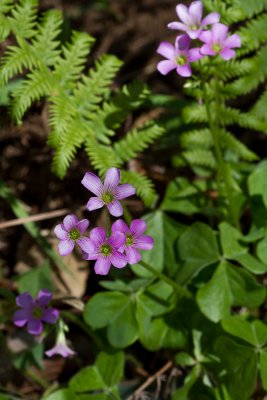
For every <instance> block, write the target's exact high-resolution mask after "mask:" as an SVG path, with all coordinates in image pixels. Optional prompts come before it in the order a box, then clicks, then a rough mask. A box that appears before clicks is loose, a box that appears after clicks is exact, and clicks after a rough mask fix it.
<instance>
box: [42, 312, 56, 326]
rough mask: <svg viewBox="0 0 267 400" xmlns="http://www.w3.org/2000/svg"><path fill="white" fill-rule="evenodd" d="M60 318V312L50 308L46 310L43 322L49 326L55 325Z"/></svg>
mask: <svg viewBox="0 0 267 400" xmlns="http://www.w3.org/2000/svg"><path fill="white" fill-rule="evenodd" d="M58 317H59V311H58V310H56V309H55V308H48V309H47V310H44V313H43V316H42V320H43V321H44V322H46V323H47V324H55V323H56V322H57V320H58Z"/></svg>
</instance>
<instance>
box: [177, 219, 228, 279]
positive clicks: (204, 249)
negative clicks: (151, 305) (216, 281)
mask: <svg viewBox="0 0 267 400" xmlns="http://www.w3.org/2000/svg"><path fill="white" fill-rule="evenodd" d="M178 251H179V255H180V258H181V259H182V260H183V261H184V264H183V266H182V268H181V269H180V270H179V271H178V275H177V280H178V282H179V283H185V282H187V281H189V280H190V279H192V278H193V277H194V276H196V275H197V274H198V273H199V272H200V271H201V270H202V269H204V268H205V267H207V266H209V265H211V264H213V263H215V262H216V261H219V259H220V253H219V247H218V243H217V239H216V236H215V233H214V232H213V230H212V229H211V228H210V227H209V226H208V225H205V224H203V223H202V222H196V223H195V224H193V225H192V226H190V227H189V228H188V229H187V230H186V231H185V232H184V233H183V234H182V235H181V237H180V238H179V240H178Z"/></svg>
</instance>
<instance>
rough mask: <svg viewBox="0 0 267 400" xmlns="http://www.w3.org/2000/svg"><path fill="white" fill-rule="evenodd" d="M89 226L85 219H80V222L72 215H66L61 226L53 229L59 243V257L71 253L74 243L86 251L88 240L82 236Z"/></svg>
mask: <svg viewBox="0 0 267 400" xmlns="http://www.w3.org/2000/svg"><path fill="white" fill-rule="evenodd" d="M88 226H89V221H88V220H87V219H82V220H81V221H79V220H78V218H77V217H76V216H75V215H73V214H69V215H67V216H66V217H65V218H64V220H63V224H59V225H57V226H56V227H55V229H54V232H55V235H56V236H57V238H58V239H60V242H59V244H58V251H59V254H60V255H61V256H66V255H68V254H70V253H71V252H72V250H73V249H74V245H75V243H77V244H78V246H79V247H80V248H81V249H82V250H84V251H86V248H87V243H88V240H89V239H88V238H87V237H85V236H83V234H84V233H85V231H86V229H87V228H88Z"/></svg>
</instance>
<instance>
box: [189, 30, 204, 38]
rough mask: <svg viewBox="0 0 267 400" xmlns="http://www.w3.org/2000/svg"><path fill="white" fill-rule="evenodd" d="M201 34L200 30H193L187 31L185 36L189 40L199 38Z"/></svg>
mask: <svg viewBox="0 0 267 400" xmlns="http://www.w3.org/2000/svg"><path fill="white" fill-rule="evenodd" d="M201 32H202V29H195V30H189V31H187V34H188V36H189V37H190V38H191V39H197V38H198V37H199V36H200V34H201Z"/></svg>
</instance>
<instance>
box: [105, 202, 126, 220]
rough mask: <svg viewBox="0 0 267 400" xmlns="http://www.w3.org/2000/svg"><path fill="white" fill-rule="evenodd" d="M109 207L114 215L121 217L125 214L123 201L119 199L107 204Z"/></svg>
mask: <svg viewBox="0 0 267 400" xmlns="http://www.w3.org/2000/svg"><path fill="white" fill-rule="evenodd" d="M107 208H108V210H109V212H110V214H111V215H113V217H120V216H121V215H122V214H123V208H122V205H121V203H120V202H119V201H118V200H115V201H113V202H112V203H110V204H107Z"/></svg>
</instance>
